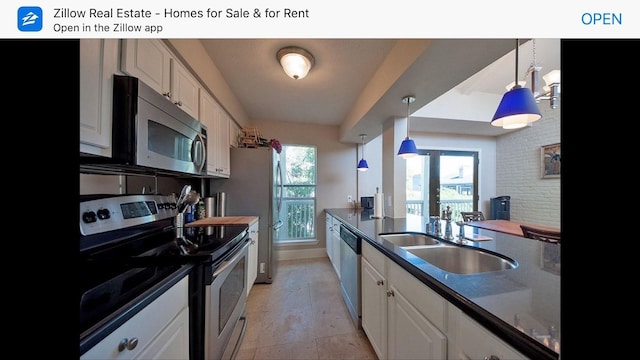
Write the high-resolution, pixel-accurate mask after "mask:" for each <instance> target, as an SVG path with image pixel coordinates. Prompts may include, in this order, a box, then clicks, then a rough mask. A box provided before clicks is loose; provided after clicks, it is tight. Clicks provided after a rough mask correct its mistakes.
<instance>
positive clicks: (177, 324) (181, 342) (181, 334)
mask: <svg viewBox="0 0 640 360" xmlns="http://www.w3.org/2000/svg"><path fill="white" fill-rule="evenodd" d="M135 359H140V360H144V359H165V360H174V359H175V360H181V359H184V360H188V359H189V309H188V308H184V309H182V311H181V312H180V313H179V314H178V316H176V318H175V319H173V321H171V323H169V325H167V327H166V328H164V329H163V330H162V332H161V333H160V334H158V336H157V337H156V338H154V339H153V340H152V341H151V343H150V344H149V346H147V347H146V348H145V349H144V350H143V351H142V352H140V354H138V356H136V357H135Z"/></svg>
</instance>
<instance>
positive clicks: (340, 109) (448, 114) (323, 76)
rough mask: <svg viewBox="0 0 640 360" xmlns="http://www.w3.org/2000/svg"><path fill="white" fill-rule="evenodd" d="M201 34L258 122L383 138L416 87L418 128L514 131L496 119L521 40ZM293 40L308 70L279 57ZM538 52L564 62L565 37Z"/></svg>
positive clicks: (525, 47) (542, 61) (523, 61)
mask: <svg viewBox="0 0 640 360" xmlns="http://www.w3.org/2000/svg"><path fill="white" fill-rule="evenodd" d="M201 41H202V44H203V45H204V47H205V49H206V51H207V52H208V54H209V55H210V56H211V58H212V60H213V62H214V63H215V64H216V66H217V67H218V69H219V70H220V72H221V74H222V75H223V77H224V79H225V81H226V82H227V83H228V85H229V87H230V88H231V90H232V91H233V93H234V94H235V96H236V97H237V98H238V100H239V101H240V103H241V105H242V107H243V109H244V110H245V112H246V113H247V115H248V117H249V121H250V122H254V121H260V120H274V121H286V122H302V123H313V124H326V125H340V141H342V142H354V143H359V142H361V138H360V136H359V134H367V136H368V138H369V139H371V138H374V137H376V136H378V135H379V134H381V133H382V124H383V123H384V122H385V121H387V120H389V119H393V118H396V117H406V115H407V105H406V104H404V103H403V102H402V101H401V99H402V97H404V96H405V95H414V96H415V97H416V102H415V103H413V104H411V109H410V110H411V114H412V115H411V121H410V127H411V131H427V132H439V133H455V134H469V135H486V136H498V135H501V134H504V133H506V132H508V131H507V130H503V129H501V128H497V127H494V126H491V125H490V123H489V121H490V120H491V118H492V116H493V113H494V112H495V109H496V108H497V106H498V103H499V102H500V99H501V98H502V95H503V94H504V93H505V91H506V88H505V86H506V85H507V84H509V83H510V82H513V81H514V78H515V51H514V48H515V43H516V42H515V39H403V40H395V39H203V40H201ZM521 43H522V45H521V46H520V50H519V61H518V64H519V65H518V68H519V69H518V70H519V71H518V74H519V75H518V78H519V79H520V80H525V79H526V80H528V76H527V74H526V73H527V69H528V68H529V66H530V65H531V64H532V62H533V59H534V50H533V43H534V42H533V41H524V40H523V41H521ZM292 45H293V46H299V47H303V48H305V49H306V50H308V51H309V52H310V53H311V54H313V56H314V57H315V66H314V67H313V68H312V69H311V71H310V72H309V75H307V77H305V78H304V79H300V80H293V79H291V78H289V77H288V76H287V75H286V74H285V73H284V71H283V70H282V68H281V67H280V64H279V63H278V61H277V59H276V52H277V51H278V50H279V49H280V48H282V47H285V46H292ZM535 61H536V65H537V66H541V67H542V70H541V71H540V74H541V75H542V74H546V73H547V72H549V71H551V70H553V69H560V40H559V39H535ZM540 81H541V83H542V84H544V81H542V79H540ZM528 83H529V82H528ZM527 86H529V85H527ZM541 106H542V104H541Z"/></svg>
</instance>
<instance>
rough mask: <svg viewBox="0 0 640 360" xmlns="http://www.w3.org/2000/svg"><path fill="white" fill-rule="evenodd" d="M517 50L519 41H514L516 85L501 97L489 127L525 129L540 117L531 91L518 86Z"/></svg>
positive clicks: (540, 114)
mask: <svg viewBox="0 0 640 360" xmlns="http://www.w3.org/2000/svg"><path fill="white" fill-rule="evenodd" d="M519 48H520V45H519V41H518V39H516V80H515V84H516V85H515V86H514V87H513V88H511V90H509V91H507V92H506V93H505V94H504V95H503V96H502V101H500V105H498V110H496V113H495V114H494V115H493V119H492V120H491V125H493V126H502V128H503V129H518V128H521V127H525V126H527V125H528V124H530V123H532V122H534V121H536V120H539V119H540V118H541V117H542V113H540V109H539V108H538V105H537V104H536V99H535V98H534V97H533V93H532V92H531V90H530V89H529V88H523V87H522V86H520V85H519V84H518V49H519Z"/></svg>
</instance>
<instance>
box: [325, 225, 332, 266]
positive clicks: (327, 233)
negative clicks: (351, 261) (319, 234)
mask: <svg viewBox="0 0 640 360" xmlns="http://www.w3.org/2000/svg"><path fill="white" fill-rule="evenodd" d="M324 241H325V249H326V251H327V256H328V257H329V261H333V260H332V259H331V257H332V256H333V252H332V249H331V244H333V216H331V215H329V214H327V215H326V230H325V234H324Z"/></svg>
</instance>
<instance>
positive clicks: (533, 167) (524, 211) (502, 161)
mask: <svg viewBox="0 0 640 360" xmlns="http://www.w3.org/2000/svg"><path fill="white" fill-rule="evenodd" d="M560 100H561V99H560ZM560 104H561V103H560ZM539 107H540V111H541V112H542V119H540V120H538V121H536V122H534V123H533V124H531V127H525V128H523V129H521V130H518V131H515V132H512V133H509V134H507V135H503V136H501V137H499V138H498V139H497V143H496V195H509V196H511V203H510V206H511V220H514V221H521V222H527V223H532V224H540V225H546V226H553V227H558V228H560V206H561V204H560V179H559V178H555V179H542V178H541V176H540V173H541V171H540V147H541V146H543V145H549V144H554V143H559V142H560V107H561V105H559V106H558V108H557V109H551V108H550V107H549V102H548V101H543V102H541V103H540V104H539Z"/></svg>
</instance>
